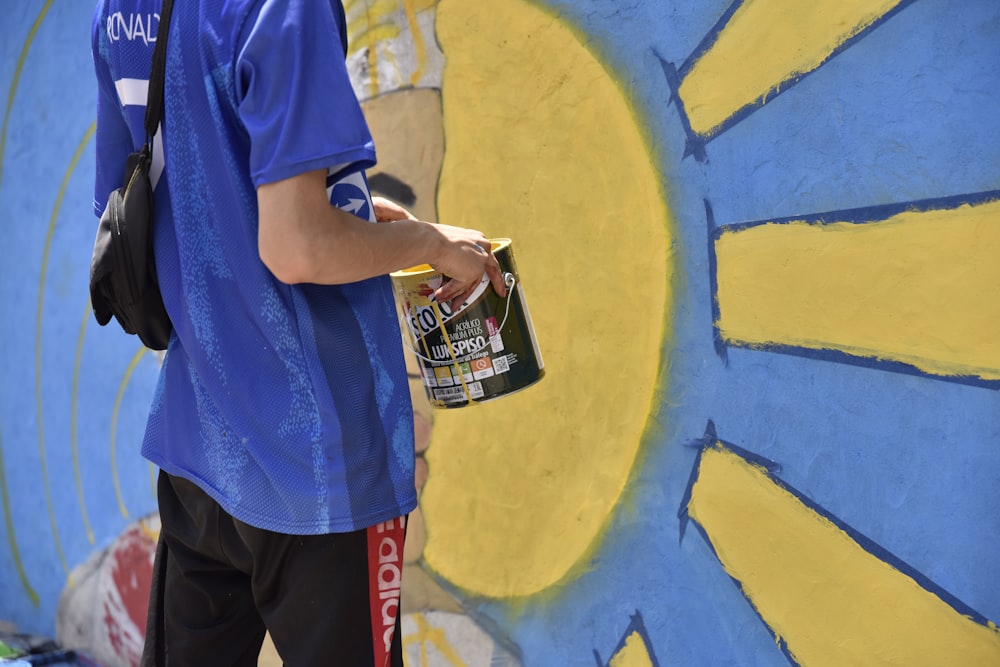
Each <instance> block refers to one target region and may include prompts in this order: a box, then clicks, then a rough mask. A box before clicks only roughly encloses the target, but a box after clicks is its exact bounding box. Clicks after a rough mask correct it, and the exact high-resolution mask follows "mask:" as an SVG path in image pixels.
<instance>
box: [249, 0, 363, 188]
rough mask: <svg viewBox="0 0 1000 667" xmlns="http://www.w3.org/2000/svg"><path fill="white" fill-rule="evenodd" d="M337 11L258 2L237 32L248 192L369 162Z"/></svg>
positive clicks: (302, 0) (275, 0) (319, 2)
mask: <svg viewBox="0 0 1000 667" xmlns="http://www.w3.org/2000/svg"><path fill="white" fill-rule="evenodd" d="M337 7H339V5H337V6H336V7H335V6H334V4H333V3H331V2H327V1H324V0H265V1H264V2H263V3H262V4H261V5H260V8H259V12H258V13H257V14H256V16H254V17H251V18H250V20H248V22H247V25H246V27H245V28H244V30H243V34H242V37H241V43H240V44H239V45H238V47H237V53H236V63H235V75H236V89H237V104H238V113H239V117H240V119H241V121H242V123H243V125H244V127H245V128H246V130H247V133H248V135H249V138H250V176H251V179H252V181H253V183H254V185H255V186H260V185H261V184H262V183H270V182H274V181H279V180H282V179H285V178H290V177H292V176H295V175H297V174H300V173H303V172H306V171H310V170H314V169H320V168H328V167H330V166H331V165H342V164H355V165H357V166H358V168H366V167H369V166H371V165H373V164H374V162H375V150H374V144H373V142H372V139H371V134H370V133H369V131H368V126H367V124H366V123H365V119H364V115H363V114H362V111H361V106H360V104H359V103H358V100H357V97H356V96H355V94H354V89H353V88H352V87H351V81H350V77H349V75H348V73H347V66H346V64H345V62H344V44H343V41H342V36H341V35H342V27H343V26H342V25H341V24H342V21H343V13H342V12H338V11H337ZM359 163H360V164H359Z"/></svg>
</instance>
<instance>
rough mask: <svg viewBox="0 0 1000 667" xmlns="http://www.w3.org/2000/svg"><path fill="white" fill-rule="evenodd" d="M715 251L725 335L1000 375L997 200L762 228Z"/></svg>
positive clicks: (720, 243) (956, 372) (741, 233)
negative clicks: (863, 219) (872, 218)
mask: <svg viewBox="0 0 1000 667" xmlns="http://www.w3.org/2000/svg"><path fill="white" fill-rule="evenodd" d="M715 246H716V258H717V272H718V278H717V280H718V303H719V321H718V322H717V326H718V327H719V331H720V333H721V334H722V337H723V339H724V340H726V341H728V342H731V343H735V344H740V345H748V346H755V345H767V344H781V345H787V346H794V347H802V348H808V349H832V350H838V351H841V352H844V353H846V354H850V355H854V356H858V357H863V358H873V359H879V360H892V361H898V362H902V363H906V364H910V365H913V366H916V367H917V368H919V369H920V370H922V371H924V372H926V373H930V374H934V375H939V376H945V377H947V376H977V377H980V378H983V379H986V380H996V379H1000V299H997V293H996V290H997V285H1000V261H998V260H997V258H998V257H1000V201H992V202H987V203H982V204H977V205H975V206H972V205H969V204H965V205H962V206H960V207H959V208H955V209H939V210H928V211H906V212H903V213H900V214H898V215H895V216H892V217H891V218H889V219H887V220H883V221H879V222H872V223H867V224H854V223H848V222H832V223H826V224H807V223H805V222H790V223H785V224H774V223H772V224H762V225H758V226H754V227H749V228H746V229H740V230H735V231H724V232H723V233H722V234H721V236H720V237H719V239H718V240H717V241H716V244H715Z"/></svg>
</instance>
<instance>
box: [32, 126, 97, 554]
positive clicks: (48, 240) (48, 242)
mask: <svg viewBox="0 0 1000 667" xmlns="http://www.w3.org/2000/svg"><path fill="white" fill-rule="evenodd" d="M96 126H97V124H96V122H95V123H91V124H90V127H88V128H87V131H86V132H85V133H84V135H83V139H81V140H80V143H79V144H77V147H76V151H75V152H74V153H73V157H72V158H71V159H70V162H69V166H67V167H66V171H65V173H64V174H63V179H62V182H61V183H60V184H59V191H58V192H57V193H56V200H55V203H54V204H53V205H52V214H51V215H50V216H49V226H48V229H47V230H46V232H45V245H44V247H43V250H42V262H41V270H40V272H39V277H38V305H37V310H36V313H35V413H36V415H37V421H38V424H37V429H38V455H39V462H40V464H41V468H42V486H43V488H44V490H45V504H46V507H47V508H48V513H49V523H50V524H51V526H52V538H53V540H54V542H55V547H56V551H57V552H58V553H59V560H60V562H61V563H62V566H63V569H64V570H65V571H66V574H69V565H68V564H67V562H66V556H65V554H64V553H63V548H62V541H61V540H60V538H59V528H58V527H57V526H56V515H55V508H54V507H53V503H52V488H51V485H50V484H49V472H48V464H47V462H46V456H45V418H44V406H43V402H44V401H43V400H42V316H43V311H44V306H45V276H46V274H47V273H48V268H49V253H50V252H51V250H52V237H53V236H54V235H55V229H56V221H57V220H58V219H59V211H60V210H61V209H62V201H63V197H64V196H65V195H66V187H67V186H68V185H69V179H70V178H71V177H72V175H73V172H74V171H75V170H76V164H77V162H79V161H80V156H81V155H83V151H84V148H85V147H86V146H87V144H88V143H89V142H90V139H91V138H92V137H93V136H94V130H95V129H96Z"/></svg>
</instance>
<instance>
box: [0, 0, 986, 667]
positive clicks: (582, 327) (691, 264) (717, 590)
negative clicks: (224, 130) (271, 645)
mask: <svg viewBox="0 0 1000 667" xmlns="http://www.w3.org/2000/svg"><path fill="white" fill-rule="evenodd" d="M88 4H89V3H53V2H45V3H43V2H41V0H37V1H33V2H29V1H28V0H18V1H17V2H12V3H11V7H10V8H8V11H7V17H6V18H5V20H4V21H3V24H2V27H0V49H2V51H3V58H2V61H0V89H2V90H6V91H8V95H7V97H6V100H7V101H6V105H5V114H4V117H3V118H4V120H3V127H2V133H0V142H2V143H0V210H2V211H3V212H4V217H5V221H4V222H2V223H0V327H2V331H3V341H4V345H3V347H2V349H0V373H2V384H0V491H2V501H3V508H4V515H3V521H2V523H0V534H2V535H4V536H5V537H6V539H3V540H0V617H2V618H6V619H8V620H12V621H14V622H15V623H17V624H18V625H19V626H20V627H21V628H22V629H28V630H32V631H38V632H52V631H53V626H54V616H55V608H56V604H57V600H58V598H59V595H60V593H61V592H62V591H63V590H64V589H66V590H68V591H72V590H73V589H74V587H75V586H77V585H78V583H77V582H75V581H73V580H72V578H71V573H72V572H74V570H75V571H76V572H82V571H83V570H82V569H79V568H81V567H82V565H81V564H84V563H85V562H86V561H87V559H88V558H92V559H93V558H95V556H94V554H101V553H104V552H103V550H104V549H106V548H107V547H108V545H109V544H111V542H112V540H114V539H115V538H116V536H118V535H120V534H121V535H123V538H119V542H117V543H116V544H121V543H122V540H123V539H124V541H125V543H126V545H131V546H130V547H128V548H133V547H134V545H135V544H136V543H137V542H136V537H135V535H136V533H135V526H136V525H140V526H145V525H155V522H154V523H149V524H147V523H144V522H139V524H136V520H137V519H139V518H140V517H144V516H146V515H147V514H149V513H150V512H152V511H153V510H154V509H155V502H154V498H153V494H152V486H151V479H152V475H153V471H151V470H150V469H149V466H148V465H147V464H145V463H144V462H142V461H141V460H140V459H139V458H138V455H137V447H138V439H139V438H140V436H141V431H142V425H143V418H144V410H145V407H146V405H148V401H149V398H150V394H151V391H152V386H153V382H154V379H155V376H156V370H157V360H156V358H155V357H154V356H153V355H152V354H150V353H144V352H143V351H142V350H141V349H140V347H139V345H138V342H137V341H135V340H133V339H130V338H128V337H125V336H124V335H121V334H120V333H118V332H116V331H114V330H112V329H110V328H108V329H98V328H97V327H96V326H95V325H94V322H93V320H92V319H91V318H90V317H89V310H88V303H87V291H86V282H87V279H86V276H87V263H88V260H89V252H90V244H91V242H92V238H93V230H94V225H95V224H96V221H95V220H94V219H93V217H92V215H91V213H90V207H89V203H90V197H91V190H90V188H91V180H92V175H93V173H92V170H93V164H92V163H93V144H92V132H93V120H94V114H93V101H94V94H93V90H92V88H93V84H92V75H91V74H90V56H89V47H88V42H87V27H88V25H89V11H90V9H89V7H87V6H86V5H88ZM345 6H346V8H347V10H348V15H349V16H350V17H351V37H352V51H351V55H350V59H349V62H350V65H351V68H352V72H353V73H354V74H355V75H356V88H357V91H358V94H359V96H360V97H361V98H362V99H363V100H364V105H365V109H366V112H367V114H368V117H369V121H370V123H371V125H372V129H373V133H374V134H375V136H376V142H377V145H378V147H379V157H380V165H379V167H378V168H377V169H376V170H375V171H373V172H372V177H373V183H374V184H375V185H376V186H377V187H378V189H380V191H382V192H383V193H385V194H389V195H392V196H396V197H397V198H399V199H401V200H405V201H406V203H407V204H408V205H410V206H411V207H412V208H413V210H415V211H416V212H417V213H418V214H419V215H421V216H422V217H425V218H432V219H438V220H440V221H441V222H445V223H449V224H462V225H469V226H475V227H478V228H480V229H482V230H483V231H485V232H486V233H487V234H489V235H491V236H494V237H510V238H512V239H514V248H515V253H516V256H517V262H518V266H519V269H520V273H521V277H522V281H523V283H522V284H523V287H524V290H525V298H526V301H527V303H528V304H529V305H530V308H531V314H532V317H533V320H534V328H535V331H536V334H537V336H538V339H539V343H540V346H541V350H542V354H543V357H544V360H545V367H546V377H545V378H544V379H543V380H542V381H541V382H540V383H539V384H538V385H537V386H534V387H531V388H529V389H527V390H525V391H523V392H521V393H518V394H515V395H513V396H510V397H505V398H503V399H501V400H498V401H495V402H491V403H487V404H484V405H479V406H474V407H469V408H463V409H460V410H450V411H438V410H433V411H432V410H431V409H430V408H428V407H427V405H426V403H421V402H419V401H418V403H417V405H416V407H415V409H416V411H417V413H418V417H419V423H420V424H421V425H422V426H423V427H424V430H423V435H422V438H421V442H420V443H419V448H420V451H421V457H420V471H421V476H420V484H421V489H422V495H421V508H420V510H419V512H418V513H417V515H416V516H415V517H414V521H413V522H412V523H411V533H410V544H409V545H408V549H407V561H408V564H409V565H408V570H407V573H406V574H405V575H404V582H406V585H407V586H408V587H409V590H408V592H407V599H406V600H405V601H404V602H405V603H406V604H405V605H404V607H405V610H406V611H407V612H408V613H407V616H406V624H405V626H404V635H405V639H406V644H407V647H408V654H409V656H410V662H409V664H411V665H422V664H426V665H438V664H440V665H449V664H468V665H480V664H482V665H488V664H490V662H489V661H490V659H491V658H492V659H493V660H495V661H496V663H497V664H500V663H499V661H500V660H501V659H502V660H504V661H506V664H516V663H517V662H521V663H523V664H524V665H546V666H549V665H593V664H595V662H596V664H598V665H608V666H612V665H613V666H614V667H623V666H625V667H631V666H633V665H635V666H638V665H667V664H690V665H723V664H739V665H750V664H753V665H782V664H787V663H792V664H801V665H810V666H812V665H845V664H898V665H918V664H928V665H931V664H963V665H988V664H998V663H1000V633H998V632H997V628H996V625H995V622H996V621H1000V586H998V585H997V582H998V581H1000V559H998V558H997V557H996V554H997V553H998V552H1000V484H998V482H1000V447H998V440H1000V397H998V394H997V389H998V388H1000V299H998V298H997V295H998V293H1000V262H998V261H997V257H998V253H1000V121H998V115H997V108H998V106H1000V70H998V68H997V63H1000V5H998V4H997V3H996V2H993V1H992V0H966V1H965V2H958V1H956V0H904V1H902V2H900V1H892V0H879V1H871V0H869V1H867V2H862V1H861V0H836V1H835V0H823V1H820V2H813V3H795V2H787V1H784V0H744V1H743V2H729V1H728V0H726V1H719V2H697V3H695V2H680V1H668V2H652V1H651V0H646V1H641V2H633V3H627V4H623V3H619V2H615V1H613V0H548V1H544V2H543V1H541V0H538V1H535V2H529V1H527V0H493V1H491V2H489V3H473V2H468V1H463V0H440V2H439V3H437V2H434V0H394V1H390V2H385V3H377V4H372V3H365V2H363V1H362V0H348V1H347V2H345ZM379 174H381V175H382V176H381V178H379V177H378V175H379ZM414 392H415V395H416V396H418V397H419V396H420V395H421V388H420V387H419V386H415V387H414ZM141 532H142V531H140V533H141ZM113 551H114V550H113ZM125 551H128V549H127V548H126V549H125ZM121 552H122V550H121V549H119V550H118V551H117V552H116V553H121ZM112 560H113V559H112ZM139 560H141V558H140V559H139ZM115 562H117V561H115ZM93 567H95V565H94V562H93V561H91V569H93ZM84 569H86V568H84ZM111 580H114V577H111ZM111 588H115V589H116V590H118V593H116V595H118V596H119V599H125V598H128V597H129V596H128V595H125V594H123V593H122V592H121V590H120V589H121V588H122V586H121V584H115V585H112V586H111ZM116 604H117V605H118V606H117V607H116V606H115V605H116ZM123 606H124V607H128V604H126V603H119V602H115V603H114V604H110V607H109V606H108V604H107V603H106V604H105V605H104V607H103V608H102V609H104V610H106V609H108V608H110V609H112V611H114V610H115V609H118V608H120V607H123ZM116 613H117V612H116ZM111 615H112V616H114V617H115V618H119V619H120V618H125V617H127V616H128V614H127V613H125V612H120V613H117V616H115V614H114V613H112V614H111ZM135 622H136V623H141V620H137V621H135ZM105 628H107V624H105ZM125 634H127V633H125ZM123 636H124V635H123Z"/></svg>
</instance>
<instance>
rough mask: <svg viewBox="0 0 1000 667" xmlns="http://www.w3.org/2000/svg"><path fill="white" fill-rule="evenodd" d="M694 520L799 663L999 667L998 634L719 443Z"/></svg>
mask: <svg viewBox="0 0 1000 667" xmlns="http://www.w3.org/2000/svg"><path fill="white" fill-rule="evenodd" d="M697 475H698V476H697V479H696V481H695V482H694V484H693V486H692V489H691V496H690V502H689V504H688V508H687V509H688V514H689V516H690V517H691V518H692V519H693V520H695V521H697V522H698V524H699V525H700V526H701V527H702V529H703V530H704V531H705V535H706V536H707V538H708V539H709V541H710V542H711V544H712V547H713V548H714V550H715V553H716V555H717V556H718V558H719V561H720V562H721V563H722V566H723V567H724V568H725V570H726V572H727V573H728V574H729V575H730V576H731V577H733V579H735V580H736V581H738V582H739V585H740V587H741V589H742V591H743V594H744V595H746V596H747V599H748V600H749V602H750V603H751V604H752V605H753V606H754V608H755V609H756V610H757V613H759V614H760V616H761V618H762V619H763V620H764V622H765V623H766V624H767V625H768V627H770V628H771V630H772V632H773V633H774V634H775V636H776V637H777V638H778V639H779V640H780V641H783V642H784V643H785V644H786V646H787V647H788V651H789V653H790V654H791V656H792V657H793V658H794V659H795V662H796V664H800V665H808V667H824V666H827V665H828V666H829V667H842V666H843V665H869V664H893V665H998V664H1000V633H998V632H997V629H996V626H995V625H993V624H989V625H981V624H979V623H977V622H975V621H974V620H972V619H971V618H969V617H967V616H964V615H963V614H961V613H959V612H958V611H957V610H956V609H954V608H953V607H951V606H949V605H948V604H947V603H946V602H944V601H943V600H942V599H941V598H940V597H938V596H937V595H935V594H934V593H932V592H930V591H928V590H927V589H926V588H923V587H922V586H921V585H919V584H918V583H917V582H916V581H915V580H914V579H913V578H911V577H910V576H909V575H907V574H904V573H903V572H900V571H899V570H898V569H896V568H895V567H893V566H892V565H891V564H890V563H887V562H885V561H883V560H881V559H879V558H878V557H876V556H875V555H874V554H872V553H870V552H869V551H867V550H865V549H864V548H863V547H862V546H861V545H860V544H858V543H857V542H856V541H855V540H854V539H853V538H852V537H851V536H850V535H848V534H847V532H845V531H844V530H842V529H841V528H840V527H839V526H837V525H836V524H834V523H833V522H832V521H830V520H829V519H828V518H826V517H824V516H822V515H820V514H818V513H817V512H816V511H814V510H813V509H812V508H810V507H808V506H806V505H805V504H804V503H803V502H802V501H801V500H800V499H799V498H797V497H796V496H795V495H793V494H792V493H790V492H789V491H787V490H786V489H784V488H782V487H781V486H779V485H778V484H776V483H775V482H774V481H773V480H772V479H771V478H770V477H769V476H768V473H767V471H766V470H765V469H764V468H762V467H761V466H760V465H757V464H755V463H753V462H751V461H748V460H747V459H745V458H743V457H741V456H739V455H738V454H736V453H735V452H733V451H731V450H729V449H728V448H725V447H723V446H722V445H721V444H720V443H719V442H718V441H716V442H715V443H714V444H712V445H709V446H708V447H707V448H706V449H705V450H704V451H703V452H702V454H701V457H700V461H699V466H698V471H697Z"/></svg>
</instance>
